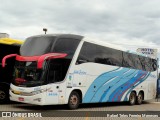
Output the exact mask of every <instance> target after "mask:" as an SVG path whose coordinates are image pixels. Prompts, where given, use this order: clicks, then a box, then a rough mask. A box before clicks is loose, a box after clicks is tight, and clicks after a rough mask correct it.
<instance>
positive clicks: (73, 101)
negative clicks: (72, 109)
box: [70, 95, 78, 106]
mask: <svg viewBox="0 0 160 120" xmlns="http://www.w3.org/2000/svg"><path fill="white" fill-rule="evenodd" d="M70 103H71V105H73V106H75V105H77V103H78V98H77V96H76V95H72V96H71V99H70Z"/></svg>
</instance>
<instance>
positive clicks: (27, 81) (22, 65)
mask: <svg viewBox="0 0 160 120" xmlns="http://www.w3.org/2000/svg"><path fill="white" fill-rule="evenodd" d="M42 74H43V71H42V70H39V69H37V63H36V62H19V61H17V62H16V64H15V71H14V80H13V82H12V83H13V84H14V85H17V86H23V87H32V86H39V85H41V84H43V82H44V81H43V80H42Z"/></svg>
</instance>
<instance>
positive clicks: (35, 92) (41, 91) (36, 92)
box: [31, 90, 45, 95]
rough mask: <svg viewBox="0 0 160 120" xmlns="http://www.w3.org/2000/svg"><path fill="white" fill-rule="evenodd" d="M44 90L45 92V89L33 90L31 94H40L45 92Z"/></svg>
mask: <svg viewBox="0 0 160 120" xmlns="http://www.w3.org/2000/svg"><path fill="white" fill-rule="evenodd" d="M43 92H45V90H37V91H32V92H31V94H32V95H36V94H40V93H43Z"/></svg>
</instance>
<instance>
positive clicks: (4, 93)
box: [0, 87, 9, 103]
mask: <svg viewBox="0 0 160 120" xmlns="http://www.w3.org/2000/svg"><path fill="white" fill-rule="evenodd" d="M8 101H9V89H5V88H3V87H0V103H6V102H8Z"/></svg>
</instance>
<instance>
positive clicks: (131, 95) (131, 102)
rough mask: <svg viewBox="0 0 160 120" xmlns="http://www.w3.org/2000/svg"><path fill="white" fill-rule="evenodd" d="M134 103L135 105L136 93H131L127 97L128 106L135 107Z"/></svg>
mask: <svg viewBox="0 0 160 120" xmlns="http://www.w3.org/2000/svg"><path fill="white" fill-rule="evenodd" d="M135 103H136V93H135V92H131V94H130V96H129V104H130V105H135Z"/></svg>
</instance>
